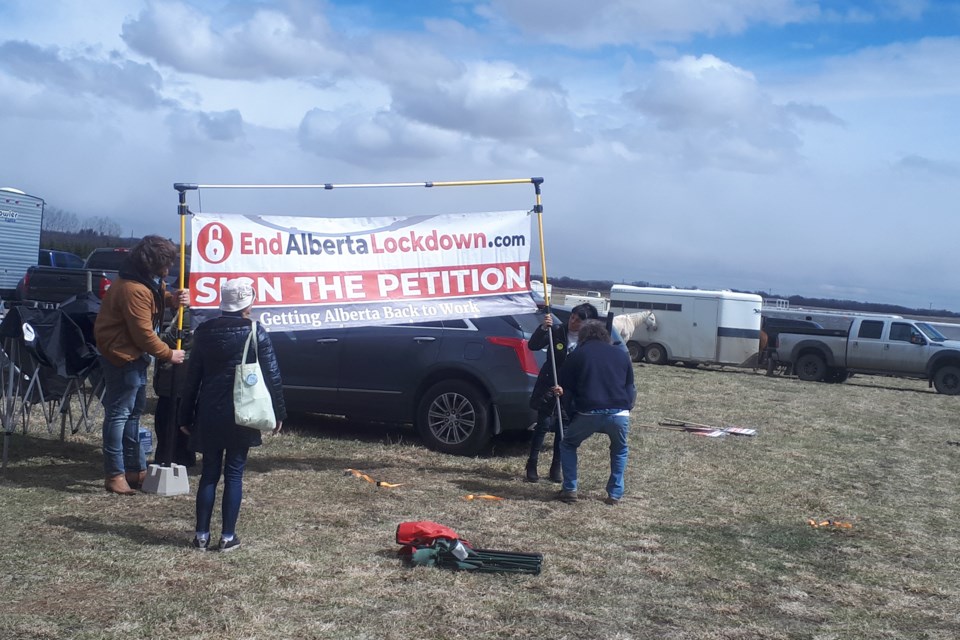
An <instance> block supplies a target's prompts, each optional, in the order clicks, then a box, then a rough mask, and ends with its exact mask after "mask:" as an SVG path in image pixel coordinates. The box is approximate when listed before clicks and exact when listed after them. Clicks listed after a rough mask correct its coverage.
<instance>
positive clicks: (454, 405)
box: [417, 380, 490, 456]
mask: <svg viewBox="0 0 960 640" xmlns="http://www.w3.org/2000/svg"><path fill="white" fill-rule="evenodd" d="M417 431H419V432H420V436H421V437H422V438H423V440H424V442H425V443H426V445H427V446H428V447H430V448H431V449H435V450H436V451H442V452H443V453H452V454H454V455H461V456H473V455H477V454H478V453H480V451H481V450H482V449H483V447H484V446H486V445H487V443H488V442H489V441H490V411H489V401H488V400H487V399H486V397H485V396H484V394H483V393H482V392H481V391H480V390H479V389H478V388H477V387H476V386H475V385H473V384H470V383H469V382H464V381H463V380H447V381H445V382H438V383H437V384H435V385H433V386H432V387H430V388H429V389H427V392H426V393H424V394H423V398H421V399H420V405H419V407H418V409H417Z"/></svg>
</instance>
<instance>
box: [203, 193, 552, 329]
mask: <svg viewBox="0 0 960 640" xmlns="http://www.w3.org/2000/svg"><path fill="white" fill-rule="evenodd" d="M191 229H192V237H193V245H192V246H193V248H192V251H191V256H190V295H191V307H192V309H193V310H194V313H192V314H191V318H192V319H193V321H194V324H196V321H197V320H200V319H203V318H205V317H209V316H210V313H209V312H210V311H212V310H214V309H217V308H218V307H219V304H220V285H221V284H222V283H223V282H225V281H226V280H228V279H231V278H240V277H246V278H249V279H250V281H251V284H253V287H254V289H255V290H256V292H257V295H256V300H255V302H254V307H253V309H254V312H253V317H254V318H256V319H257V320H259V321H260V322H261V323H262V324H263V325H264V328H266V329H267V330H283V331H290V330H298V329H315V328H321V327H344V326H358V325H377V324H401V323H407V322H425V321H431V320H443V319H452V318H469V317H479V316H493V315H504V314H509V313H524V312H529V311H533V310H535V309H536V305H535V304H534V302H533V299H532V298H531V297H530V295H529V291H530V243H531V224H530V214H529V213H528V212H526V211H507V212H493V213H471V214H448V215H436V216H416V217H408V218H308V217H292V216H241V215H232V214H210V213H198V214H194V216H193V222H192V225H191Z"/></svg>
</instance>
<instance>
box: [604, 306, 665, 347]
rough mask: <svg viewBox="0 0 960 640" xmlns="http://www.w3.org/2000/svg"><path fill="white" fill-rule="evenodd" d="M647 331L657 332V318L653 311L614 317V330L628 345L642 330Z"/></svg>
mask: <svg viewBox="0 0 960 640" xmlns="http://www.w3.org/2000/svg"><path fill="white" fill-rule="evenodd" d="M641 327H643V328H645V329H646V330H647V331H656V330H657V317H656V316H655V315H653V311H638V312H636V313H624V314H621V315H619V316H613V330H614V331H616V332H617V333H619V334H620V339H621V340H623V343H624V344H626V343H627V342H628V341H629V340H631V339H632V338H633V336H634V334H636V332H637V331H639V330H640V328H641Z"/></svg>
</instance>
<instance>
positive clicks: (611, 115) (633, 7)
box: [0, 0, 960, 312]
mask: <svg viewBox="0 0 960 640" xmlns="http://www.w3.org/2000/svg"><path fill="white" fill-rule="evenodd" d="M958 67H960V2H933V1H929V2H928V1H923V0H875V1H865V0H861V1H858V2H816V1H813V0H728V1H726V2H714V1H711V0H671V1H669V2H668V1H663V2H657V1H650V2H638V1H635V0H633V1H629V0H593V1H592V2H589V3H585V2H581V1H579V0H486V1H483V2H475V1H472V0H459V1H457V0H453V1H449V2H415V3H414V2H364V1H353V2H324V1H319V0H290V1H282V0H278V1H272V2H267V1H264V2H221V1H213V0H204V1H190V0H178V1H167V0H152V1H148V0H44V2H36V1H34V0H6V1H5V2H3V3H2V4H0V117H2V122H3V123H4V144H5V145H6V146H7V150H6V151H5V153H3V154H2V155H0V183H2V184H0V186H13V187H17V188H20V189H23V190H24V191H27V192H28V193H31V194H34V195H38V196H41V197H43V198H45V199H46V200H47V202H48V205H49V206H52V207H57V208H60V209H64V210H67V211H70V212H73V213H75V214H76V215H78V216H80V217H81V218H83V217H93V216H108V217H111V218H113V219H115V220H117V221H118V222H120V223H121V225H122V226H123V227H124V229H125V230H126V231H128V232H130V233H133V234H137V235H140V234H145V233H152V232H156V233H162V234H166V235H170V236H176V235H177V234H178V233H179V231H178V221H177V217H176V192H175V191H174V190H173V188H172V184H173V183H174V182H198V183H205V184H220V183H230V184H238V183H240V184H243V183H257V184H262V183H283V184H303V183H324V182H340V183H348V182H396V181H426V180H435V181H439V180H474V179H497V178H517V177H531V176H542V177H543V178H544V179H545V182H544V185H543V204H544V210H545V214H544V216H545V217H544V236H545V238H544V240H545V247H546V254H547V262H548V274H550V275H567V276H573V277H582V278H596V279H609V280H614V281H617V282H620V281H625V282H631V281H638V280H642V281H649V282H654V283H660V284H673V285H676V286H699V287H702V288H734V289H745V290H760V291H766V292H768V293H770V294H771V295H789V294H795V293H796V294H802V295H808V296H818V297H836V298H846V299H854V300H864V301H871V302H887V303H894V304H903V305H908V306H915V307H924V308H926V307H933V308H945V309H949V310H952V311H958V312H960V286H958V283H957V279H956V277H955V275H954V274H955V271H956V267H955V264H956V258H955V254H956V253H957V249H956V245H957V238H958V236H960V218H958V211H957V209H958V202H960V145H958V144H957V142H958V139H960V136H958V125H957V123H956V120H957V118H956V114H957V113H960V73H958V72H957V69H958ZM191 198H192V201H191V206H192V207H193V208H194V209H195V210H200V209H202V210H204V211H226V212H240V213H259V214H303V215H323V216H358V215H363V216H366V215H407V214H411V215H412V214H420V213H439V212H461V211H486V210H503V209H518V208H523V209H526V208H529V207H530V206H531V205H532V204H533V193H532V189H530V188H529V187H528V186H527V187H522V188H521V187H496V188H488V187H484V188H479V187H477V188H469V189H450V190H400V191H388V190H367V191H360V190H345V191H343V192H337V191H334V192H322V191H321V192H297V193H292V192H277V191H270V192H249V191H245V192H243V193H238V192H225V191H208V190H204V191H202V192H201V193H200V199H199V200H198V199H197V198H196V194H192V195H191ZM534 259H535V261H537V260H538V256H537V255H536V253H535V255H534Z"/></svg>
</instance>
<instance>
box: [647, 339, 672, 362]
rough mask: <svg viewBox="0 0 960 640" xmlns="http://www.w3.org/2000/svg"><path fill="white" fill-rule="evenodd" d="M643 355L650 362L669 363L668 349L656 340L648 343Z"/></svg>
mask: <svg viewBox="0 0 960 640" xmlns="http://www.w3.org/2000/svg"><path fill="white" fill-rule="evenodd" d="M643 357H644V358H646V359H647V362H649V363H650V364H667V350H666V349H664V348H663V347H662V346H660V345H659V344H657V343H656V342H654V343H653V344H648V345H647V349H646V351H645V352H644V356H643Z"/></svg>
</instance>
